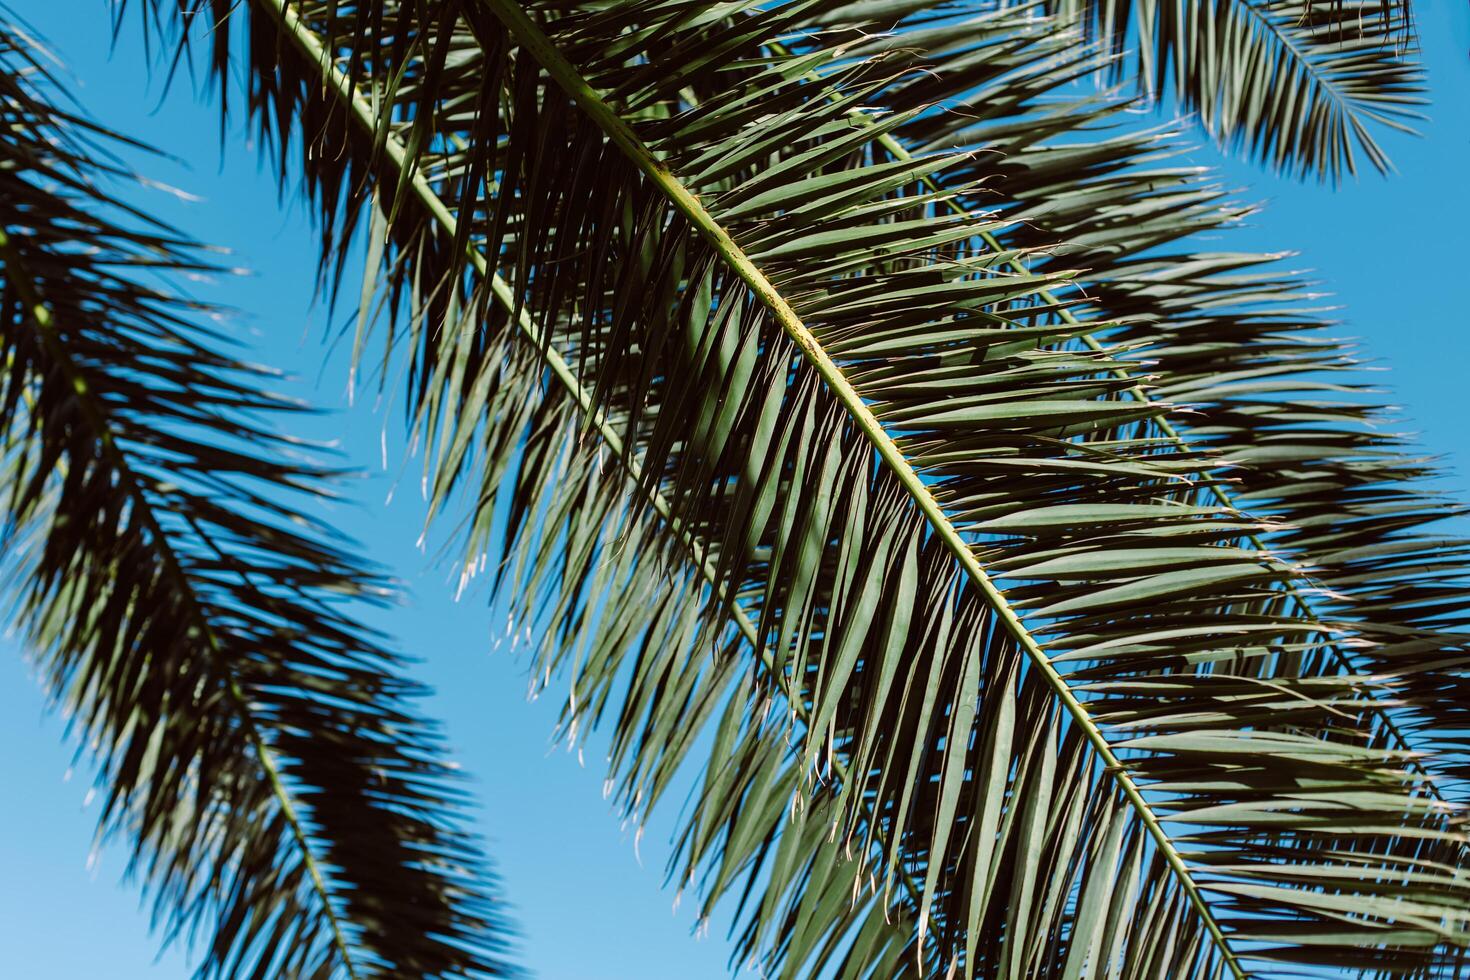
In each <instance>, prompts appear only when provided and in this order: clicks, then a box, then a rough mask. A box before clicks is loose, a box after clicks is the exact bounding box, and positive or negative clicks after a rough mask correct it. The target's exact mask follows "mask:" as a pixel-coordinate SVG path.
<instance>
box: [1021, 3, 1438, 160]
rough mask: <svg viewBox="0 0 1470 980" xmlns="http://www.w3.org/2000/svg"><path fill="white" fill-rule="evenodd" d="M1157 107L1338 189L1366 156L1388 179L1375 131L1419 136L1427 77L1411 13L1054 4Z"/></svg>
mask: <svg viewBox="0 0 1470 980" xmlns="http://www.w3.org/2000/svg"><path fill="white" fill-rule="evenodd" d="M1048 6H1049V7H1050V8H1051V9H1053V10H1055V11H1056V12H1058V13H1059V14H1060V15H1061V16H1064V17H1068V18H1075V19H1076V20H1077V21H1078V22H1079V23H1081V24H1082V25H1083V27H1084V28H1085V30H1086V33H1087V36H1088V37H1089V38H1093V39H1097V40H1099V41H1101V43H1102V44H1103V45H1104V46H1105V48H1106V49H1107V50H1108V52H1109V53H1110V54H1111V55H1113V57H1114V58H1115V59H1116V60H1115V62H1114V67H1113V69H1112V71H1113V74H1114V77H1117V76H1118V75H1119V74H1121V73H1122V72H1125V71H1128V70H1130V69H1131V70H1133V71H1135V72H1136V74H1137V77H1138V81H1139V87H1140V89H1141V91H1142V92H1144V93H1146V94H1147V95H1148V96H1150V97H1151V98H1152V99H1155V100H1158V101H1164V100H1168V101H1172V102H1177V103H1178V104H1179V105H1180V107H1181V108H1183V109H1184V110H1185V111H1186V112H1190V113H1195V114H1197V116H1198V119H1199V122H1200V124H1201V125H1202V126H1203V127H1204V128H1205V130H1206V131H1207V132H1208V133H1209V134H1210V135H1211V136H1212V137H1214V139H1215V140H1216V141H1217V142H1219V143H1220V144H1221V145H1222V146H1225V147H1227V148H1230V149H1237V150H1242V151H1244V152H1245V153H1247V154H1248V155H1249V156H1250V157H1252V158H1253V159H1255V160H1258V161H1261V162H1263V163H1266V164H1267V165H1269V166H1271V167H1273V168H1275V169H1277V170H1279V171H1282V172H1286V173H1296V174H1298V175H1301V176H1309V175H1317V176H1321V177H1324V178H1327V179H1329V180H1332V181H1337V180H1340V179H1341V178H1342V177H1343V176H1344V175H1346V174H1352V173H1356V172H1357V168H1358V154H1359V153H1361V154H1362V157H1363V158H1364V159H1366V160H1367V162H1368V164H1369V166H1371V167H1372V168H1373V169H1375V170H1378V171H1380V172H1387V171H1388V170H1390V169H1391V167H1392V164H1391V163H1390V161H1389V158H1388V154H1387V152H1386V151H1385V150H1384V149H1383V147H1381V146H1380V145H1379V143H1378V140H1377V138H1376V136H1375V133H1376V132H1379V133H1381V132H1382V131H1385V130H1389V131H1392V130H1398V131H1407V132H1412V128H1411V127H1412V125H1413V122H1414V120H1416V119H1419V118H1422V117H1421V116H1420V115H1419V107H1421V106H1423V105H1424V104H1425V103H1426V101H1427V99H1426V98H1425V95H1426V89H1425V87H1424V74H1423V72H1422V70H1421V69H1420V68H1419V66H1418V64H1417V63H1416V61H1415V60H1414V58H1413V26H1412V20H1411V6H1410V5H1409V4H1408V3H1407V2H1398V0H1395V2H1392V3H1384V2H1381V0H1356V2H1351V3H1345V2H1335V0H1334V2H1324V0H1202V2H1191V3H1159V2H1157V0H1057V2H1055V3H1050V4H1048Z"/></svg>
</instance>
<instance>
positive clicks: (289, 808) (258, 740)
mask: <svg viewBox="0 0 1470 980" xmlns="http://www.w3.org/2000/svg"><path fill="white" fill-rule="evenodd" d="M0 262H3V264H4V266H5V268H6V269H7V270H10V275H9V276H8V277H7V278H8V280H9V282H10V284H11V285H12V286H14V287H15V290H16V292H17V293H19V294H20V297H21V299H22V300H23V301H24V302H25V304H26V312H27V313H28V314H29V315H30V318H31V320H32V321H33V322H34V323H35V325H36V334H37V337H38V338H39V340H40V342H41V345H42V347H43V348H44V349H45V351H46V354H47V356H48V357H50V358H51V359H52V360H53V361H54V362H55V363H56V365H57V367H58V368H60V370H61V373H62V375H63V376H64V377H65V378H66V379H67V381H68V382H69V383H70V384H71V387H72V390H73V391H74V392H76V396H77V397H76V401H77V407H78V410H79V411H80V412H81V414H82V417H83V418H84V419H86V422H87V425H88V427H89V428H91V430H92V432H93V434H94V435H95V436H96V438H97V440H98V442H99V443H100V444H101V445H102V448H103V451H104V452H106V453H107V454H108V455H109V456H110V457H111V458H112V468H113V471H114V472H115V473H116V474H117V477H118V483H119V484H120V485H121V486H122V488H123V491H124V492H125V493H126V494H127V495H128V496H129V497H131V498H132V500H133V503H134V505H135V506H136V507H137V513H138V515H139V517H140V519H141V520H142V522H143V524H144V526H145V528H146V529H147V531H148V534H149V536H150V537H151V539H152V542H153V550H154V552H155V554H156V555H157V557H158V560H159V563H160V564H161V565H162V566H163V570H164V572H165V574H167V575H168V576H169V577H171V578H172V579H173V580H174V581H175V583H176V584H177V585H178V591H179V595H180V596H181V597H182V598H183V600H184V603H185V606H186V608H187V609H188V610H189V614H190V616H191V618H192V619H193V620H194V622H195V625H196V626H197V627H198V629H199V632H200V634H201V635H202V636H203V637H204V638H205V641H206V643H207V644H208V646H209V651H210V653H211V654H212V657H213V662H214V664H215V665H216V666H217V667H218V668H219V670H220V672H221V673H222V674H223V675H224V679H225V690H226V693H227V694H228V696H229V700H230V703H231V705H232V706H233V707H234V708H235V710H236V712H237V713H238V715H239V717H240V721H241V725H242V726H243V728H244V729H245V732H246V737H247V739H248V740H249V742H250V745H251V748H252V749H253V750H254V751H255V755H256V758H257V759H258V760H259V761H260V765H261V768H262V769H263V770H264V772H265V776H266V782H267V783H269V784H270V787H271V794H272V795H273V796H274V797H275V800H276V805H277V806H279V807H280V808H281V815H282V816H283V817H285V819H286V823H287V824H288V825H289V826H290V828H291V834H292V837H293V838H294V840H295V841H296V845H297V847H298V848H299V849H300V851H301V856H302V863H303V864H305V866H306V870H307V874H308V875H309V876H310V878H311V884H312V890H313V891H315V892H316V894H317V897H318V898H319V899H320V900H321V904H322V909H323V911H324V912H325V914H326V916H327V922H328V924H329V925H330V926H331V930H332V945H333V946H335V947H336V948H337V951H338V953H339V954H340V955H341V957H342V965H343V966H344V967H345V968H346V970H347V975H348V976H349V977H350V978H352V980H358V973H357V969H356V967H354V966H353V963H352V954H351V952H350V951H349V948H348V943H347V937H346V935H345V934H344V933H343V931H342V924H341V922H340V920H339V919H338V918H337V912H336V909H335V908H333V906H332V898H331V893H330V892H329V891H328V889H327V883H326V879H325V878H324V877H323V875H322V871H321V867H320V865H319V864H318V863H317V860H316V856H315V855H314V854H312V851H311V844H310V842H309V840H308V838H307V836H306V830H305V827H304V826H303V825H302V823H301V819H300V817H299V816H298V815H297V813H296V807H295V804H294V803H293V801H292V799H291V794H290V791H289V790H288V789H287V788H286V784H285V781H284V780H283V779H282V777H281V772H280V767H279V766H278V765H277V763H276V759H275V753H274V752H273V751H272V749H271V747H270V744H269V743H268V742H267V741H266V740H265V737H264V736H263V735H262V734H261V732H260V729H259V727H258V726H257V725H256V724H255V719H254V717H253V716H252V715H251V713H250V701H249V698H247V697H246V695H245V692H244V690H243V689H241V687H240V683H239V681H238V680H237V679H236V677H235V675H234V674H233V672H231V670H230V668H229V664H228V660H229V658H228V656H227V655H226V654H225V652H224V650H223V649H222V647H221V645H220V642H219V637H218V636H217V634H216V632H215V629H214V626H213V624H212V622H211V621H210V618H209V616H208V615H206V613H205V611H204V608H203V606H202V604H201V603H200V602H199V597H198V596H197V595H196V594H195V592H194V583H193V582H192V581H191V580H190V578H189V576H188V573H187V572H185V571H184V568H183V565H182V564H181V563H180V561H179V559H178V555H177V554H175V552H174V549H173V546H172V544H170V542H169V538H168V536H167V535H166V534H165V533H164V531H163V528H162V526H161V525H160V524H159V522H158V518H157V516H156V515H155V514H154V512H153V501H152V500H151V499H150V498H149V497H148V495H147V494H146V493H144V491H143V487H142V484H141V483H140V482H139V481H138V478H137V476H136V475H135V474H134V473H133V470H132V467H131V465H130V464H129V462H128V457H127V453H126V452H124V450H123V449H122V447H121V446H119V445H118V444H117V441H116V440H115V439H113V437H112V428H111V426H110V425H109V424H108V420H107V413H106V410H105V409H104V408H103V407H102V406H100V405H98V404H97V402H96V400H95V399H93V398H91V397H89V391H90V389H89V387H88V385H87V381H86V378H85V377H83V375H82V372H81V371H80V370H79V369H78V368H77V365H76V362H75V361H74V360H73V359H72V357H71V355H70V353H69V352H68V351H67V350H66V347H65V345H64V344H62V343H61V341H60V338H59V337H58V336H57V334H56V328H55V317H54V316H53V314H52V312H51V308H50V307H49V306H47V305H46V303H45V301H44V300H43V299H42V297H41V295H40V292H39V290H38V289H37V288H36V285H35V283H34V282H32V280H31V278H30V277H29V275H28V274H25V264H24V262H23V261H22V259H21V257H20V255H19V253H18V251H17V250H16V248H15V246H14V244H13V243H12V242H11V240H10V237H9V235H8V234H7V233H6V232H5V231H4V230H3V229H0ZM17 272H19V273H22V274H20V275H17V274H16V273H17Z"/></svg>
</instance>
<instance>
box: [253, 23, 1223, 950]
mask: <svg viewBox="0 0 1470 980" xmlns="http://www.w3.org/2000/svg"><path fill="white" fill-rule="evenodd" d="M272 2H278V0H272ZM480 4H481V6H482V7H484V8H486V9H488V10H489V11H490V12H491V13H492V14H494V15H495V17H496V18H497V19H498V20H500V21H501V23H502V24H504V25H505V27H506V29H507V30H508V31H509V32H510V33H511V35H512V36H513V37H514V38H515V39H516V41H517V43H519V44H521V45H522V46H523V47H524V48H525V49H526V50H527V51H528V52H530V54H531V55H532V57H534V58H535V59H536V61H537V62H539V63H540V65H541V67H542V69H543V70H545V71H546V72H547V74H548V75H549V76H550V77H551V78H552V79H553V80H554V81H555V82H556V84H557V85H558V86H560V87H561V88H562V89H563V91H565V92H566V93H567V95H568V96H570V97H571V98H572V99H573V100H574V101H575V102H576V103H577V104H578V106H579V107H580V108H581V109H582V111H583V112H584V113H586V114H587V116H588V117H589V118H590V119H591V120H592V122H593V123H594V124H596V125H597V126H598V127H599V128H600V129H601V130H602V131H603V133H604V135H606V136H607V138H608V139H609V140H610V141H611V142H612V143H613V144H614V145H615V146H617V147H618V149H619V150H620V151H621V152H622V153H623V154H624V155H625V156H626V157H627V158H628V159H629V160H630V162H632V163H633V164H634V165H635V166H637V167H638V169H639V170H640V171H642V172H643V174H644V175H645V176H646V177H647V178H648V179H649V180H650V181H651V182H652V183H653V184H654V185H655V186H656V187H657V188H658V189H659V190H660V192H662V193H663V194H664V196H666V197H667V198H668V199H669V202H670V203H671V204H672V205H673V206H674V208H675V209H676V210H678V211H679V213H680V214H681V215H683V216H684V218H685V219H686V220H687V221H689V223H690V224H691V225H692V226H694V228H695V229H696V230H698V231H699V233H700V234H701V235H702V236H703V237H704V238H705V239H706V240H707V241H709V243H710V244H711V246H712V247H713V248H714V249H715V250H716V251H717V252H718V253H719V254H720V257H721V258H722V259H723V260H724V261H725V262H726V264H727V265H729V266H730V268H731V269H732V270H733V271H734V272H735V273H736V274H737V275H738V276H739V277H740V279H741V280H742V281H743V282H744V283H745V285H746V287H747V288H749V289H750V290H751V291H752V292H753V293H754V294H755V295H756V296H757V297H758V298H759V299H760V300H761V302H762V303H763V304H764V305H765V306H766V307H767V309H769V310H770V311H771V313H772V315H773V316H774V317H775V318H776V319H777V321H778V322H779V323H780V324H781V327H782V329H783V330H784V331H785V333H786V334H787V336H788V337H789V338H790V339H791V340H792V342H793V343H795V344H796V346H797V348H798V349H799V350H800V351H801V352H802V355H803V357H805V358H806V360H807V362H808V363H809V364H810V365H811V366H812V367H813V369H814V370H816V371H817V373H818V375H819V376H820V377H821V379H822V380H823V382H824V383H825V384H826V385H827V387H828V389H829V390H830V391H831V393H832V394H833V395H834V396H835V397H836V398H837V400H838V401H839V402H840V403H841V405H842V406H843V408H844V409H845V410H846V412H847V414H848V416H849V417H850V418H851V420H852V422H853V424H854V425H856V426H857V428H858V429H859V431H860V432H862V434H863V435H864V437H865V438H866V439H867V440H868V441H869V442H870V443H871V444H872V446H873V448H874V449H875V451H876V452H877V453H878V456H879V458H880V459H882V460H883V462H884V464H885V465H886V466H887V468H888V469H889V470H890V472H892V474H893V475H894V477H895V478H896V479H897V480H898V482H899V483H900V485H901V486H902V487H903V489H904V491H905V492H906V493H907V494H908V495H909V497H910V498H911V499H912V500H913V501H914V504H915V506H917V507H918V509H919V511H920V513H921V514H923V516H924V518H925V520H926V521H927V522H928V524H929V526H930V527H931V529H932V530H933V532H934V533H935V535H936V536H937V537H938V538H939V539H940V541H941V542H943V544H944V546H945V548H946V550H948V551H949V552H950V554H951V555H952V556H953V557H954V559H955V560H956V561H957V562H959V564H960V565H961V567H962V568H964V570H965V572H966V574H967V576H968V577H969V578H970V580H971V581H972V582H973V583H974V585H975V587H976V588H977V589H979V590H980V592H981V594H982V595H983V596H984V597H985V599H986V601H987V602H988V603H989V604H990V607H991V608H992V610H993V611H994V612H995V614H996V616H997V617H998V618H999V619H1000V620H1001V622H1002V623H1003V624H1004V627H1005V629H1006V631H1007V632H1008V633H1010V634H1011V636H1012V637H1013V638H1014V640H1015V641H1016V642H1017V644H1018V645H1020V647H1021V648H1022V649H1023V650H1024V651H1025V652H1026V654H1027V657H1028V658H1029V659H1030V660H1031V662H1032V664H1033V666H1034V667H1035V669H1036V670H1038V672H1040V674H1041V675H1042V677H1043V679H1044V680H1045V682H1046V684H1047V686H1048V687H1049V688H1051V690H1052V693H1053V694H1054V695H1055V696H1056V697H1057V699H1058V701H1060V702H1061V704H1062V705H1063V707H1064V708H1065V709H1066V710H1067V713H1068V714H1069V715H1071V717H1072V719H1073V720H1074V722H1075V723H1076V724H1077V725H1078V726H1079V728H1081V729H1082V731H1083V733H1084V734H1085V736H1086V738H1087V740H1088V742H1089V744H1091V745H1092V747H1093V749H1094V750H1095V751H1096V752H1097V753H1098V755H1099V757H1100V758H1101V760H1102V761H1103V763H1104V765H1105V766H1106V767H1107V770H1108V771H1109V772H1110V773H1111V774H1112V776H1113V778H1114V779H1115V781H1116V782H1117V784H1118V786H1119V788H1120V789H1121V790H1122V792H1123V794H1124V796H1125V797H1126V798H1127V799H1128V801H1129V803H1130V805H1131V806H1132V807H1133V808H1134V809H1135V811H1137V814H1138V817H1139V819H1140V821H1141V822H1142V823H1143V824H1144V826H1145V828H1146V829H1147V830H1148V833H1149V835H1150V837H1151V838H1152V840H1153V842H1154V844H1155V846H1156V847H1157V848H1158V850H1159V853H1160V854H1161V855H1162V856H1163V857H1164V859H1165V861H1166V863H1167V864H1168V865H1169V867H1170V869H1171V870H1172V871H1173V873H1174V874H1175V875H1176V876H1177V877H1178V879H1179V882H1180V886H1181V888H1183V890H1184V891H1185V893H1186V895H1187V896H1188V898H1189V901H1190V904H1191V905H1192V906H1193V907H1194V908H1195V911H1196V912H1197V913H1198V914H1199V916H1200V918H1201V920H1202V922H1203V924H1204V925H1205V927H1206V929H1207V931H1208V932H1209V934H1210V936H1211V938H1212V940H1213V941H1214V942H1215V944H1216V945H1217V947H1218V948H1219V950H1220V953H1221V956H1222V959H1223V961H1224V963H1225V964H1226V965H1227V966H1228V967H1229V969H1230V971H1231V973H1232V974H1233V975H1234V976H1236V977H1238V978H1244V977H1245V975H1246V974H1245V972H1244V970H1243V969H1242V968H1241V966H1240V964H1239V962H1238V960H1237V958H1236V955H1235V953H1234V951H1233V950H1232V949H1231V947H1230V944H1229V941H1228V939H1227V938H1226V936H1225V934H1224V932H1223V930H1222V929H1221V927H1220V925H1219V923H1218V922H1217V921H1216V920H1215V917H1214V915H1213V913H1212V912H1211V910H1210V908H1209V906H1208V905H1207V903H1206V902H1205V900H1204V897H1203V895H1202V893H1201V890H1200V887H1199V885H1198V884H1197V883H1196V882H1195V881H1194V878H1193V876H1192V875H1191V874H1190V872H1189V869H1188V867H1187V866H1186V865H1185V864H1184V860H1183V858H1182V857H1181V856H1180V853H1179V851H1178V849H1177V848H1176V847H1175V846H1174V843H1173V841H1172V840H1171V839H1170V837H1169V836H1168V834H1167V833H1166V832H1165V831H1164V829H1163V826H1162V825H1161V823H1160V822H1159V818H1158V816H1157V814H1155V813H1154V812H1153V808H1152V807H1151V806H1150V805H1149V803H1148V801H1147V800H1146V799H1145V798H1144V797H1143V794H1142V792H1141V790H1140V789H1139V788H1138V785H1137V783H1136V782H1135V781H1134V779H1133V777H1132V775H1131V774H1130V773H1129V772H1128V770H1127V769H1126V768H1125V767H1124V766H1123V764H1122V763H1121V762H1120V760H1119V759H1118V757H1117V756H1116V755H1115V754H1114V753H1113V751H1112V748H1111V746H1110V745H1109V744H1108V742H1107V740H1106V738H1104V737H1103V735H1102V732H1101V731H1100V730H1099V728H1098V726H1097V724H1096V723H1095V722H1094V721H1093V720H1092V718H1091V716H1090V715H1089V714H1088V712H1087V709H1086V707H1085V706H1084V705H1083V704H1082V702H1081V701H1080V700H1079V699H1078V698H1077V696H1076V695H1075V694H1074V693H1073V692H1072V691H1071V689H1070V688H1069V687H1068V685H1067V683H1066V681H1065V680H1064V679H1063V678H1062V676H1061V674H1060V673H1059V672H1058V671H1057V670H1056V668H1055V667H1054V666H1052V664H1051V661H1050V659H1049V658H1048V657H1047V656H1046V653H1045V651H1044V650H1043V649H1042V648H1041V646H1040V644H1039V643H1038V642H1037V640H1036V638H1035V637H1034V636H1033V635H1032V634H1031V631H1030V630H1029V629H1027V628H1026V626H1025V624H1024V623H1023V622H1022V621H1021V618H1020V616H1019V615H1018V614H1017V613H1016V611H1015V610H1014V609H1013V608H1012V607H1011V605H1010V603H1009V601H1008V600H1007V599H1006V597H1005V595H1004V594H1003V593H1002V592H1001V591H1000V589H999V588H998V587H997V586H996V585H995V583H994V582H993V581H992V580H991V578H990V576H989V574H988V573H986V571H985V570H984V568H983V567H981V565H980V563H979V560H978V559H977V558H976V557H975V555H974V552H973V551H972V550H971V549H970V547H969V545H967V544H966V543H965V541H964V539H963V538H962V537H961V536H960V533H959V531H958V529H957V528H955V526H954V524H953V523H952V522H951V521H950V520H949V518H948V516H947V515H946V514H945V513H944V511H943V509H942V508H941V507H940V506H939V503H938V501H937V500H936V499H935V498H934V495H933V494H932V493H931V492H930V491H929V489H928V487H927V486H926V485H925V484H924V482H923V480H922V478H921V477H920V476H919V475H918V473H917V472H916V471H915V470H914V468H913V466H912V464H910V463H909V461H908V459H907V458H906V457H905V456H904V454H903V453H902V451H901V450H900V449H899V448H898V446H897V444H896V443H895V442H894V441H893V439H892V438H891V437H890V436H889V435H888V433H887V432H886V430H884V428H883V426H882V423H881V422H879V421H878V419H877V417H876V416H875V415H874V414H873V412H872V410H871V409H869V408H868V406H867V405H866V404H865V403H864V402H863V400H862V397H861V395H859V394H858V392H857V390H856V389H855V388H854V387H853V386H852V384H851V382H849V381H848V380H847V378H846V376H845V375H844V374H843V372H842V370H841V368H839V367H838V366H837V364H836V363H835V362H834V361H833V360H832V358H831V356H830V355H828V354H827V352H826V350H825V349H824V348H823V347H822V345H821V343H820V342H819V341H818V339H817V338H816V337H815V335H813V334H812V332H811V331H810V329H808V328H807V327H806V325H805V324H804V323H803V322H802V321H801V319H800V317H798V316H797V314H796V312H795V310H793V309H792V307H791V305H790V304H789V303H788V302H787V301H786V300H785V298H784V297H782V296H781V294H780V293H779V291H777V289H776V288H775V286H774V285H773V284H772V283H771V282H770V280H768V279H767V278H766V277H765V275H764V274H763V273H762V272H761V271H760V269H759V268H758V267H757V266H756V265H755V263H754V262H753V261H752V260H751V259H750V258H749V256H747V255H746V254H745V252H744V251H743V250H742V249H741V248H740V246H739V245H738V244H737V243H736V242H735V241H734V239H733V238H732V237H731V236H730V234H729V232H728V231H726V230H725V229H724V227H723V226H721V225H720V224H719V223H718V222H717V221H716V220H715V219H714V217H713V216H712V215H711V214H710V213H709V212H708V211H707V210H706V209H705V208H704V206H703V205H702V204H701V203H700V202H699V200H698V199H697V198H696V197H695V196H694V195H693V194H692V193H691V192H690V191H689V190H688V188H686V187H685V186H684V185H683V184H682V183H681V182H680V181H679V180H678V178H676V177H675V176H674V175H673V173H672V172H671V171H670V170H669V169H668V167H667V166H665V165H664V164H663V163H662V162H660V161H659V160H658V159H657V158H656V157H655V156H654V155H653V153H652V151H651V150H650V149H649V148H648V147H647V146H646V145H644V143H643V142H642V141H641V140H640V139H639V138H638V137H637V135H636V134H634V133H633V131H632V130H631V128H630V127H629V126H628V125H627V123H626V122H624V121H623V119H622V118H621V117H620V116H619V115H618V114H617V113H616V112H615V111H614V110H613V109H612V107H611V106H609V105H608V104H607V103H606V102H605V101H603V99H602V97H601V95H600V94H599V93H598V92H597V91H596V90H595V89H594V88H592V86H591V85H590V83H588V81H587V80H586V79H585V78H584V77H583V76H582V75H581V74H580V72H578V71H577V69H576V68H575V67H574V66H573V65H572V64H571V63H570V62H569V61H567V59H566V58H565V57H564V56H563V55H562V54H561V52H560V51H559V50H558V49H557V48H556V46H555V44H554V43H553V42H552V41H551V39H550V38H548V37H547V36H546V34H545V33H544V32H542V31H541V29H540V28H539V27H538V26H537V25H536V24H535V23H534V22H533V21H532V20H531V19H530V17H529V16H528V15H527V14H526V12H525V11H524V10H523V9H521V7H520V6H519V5H518V4H516V3H515V2H514V0H480Z"/></svg>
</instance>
